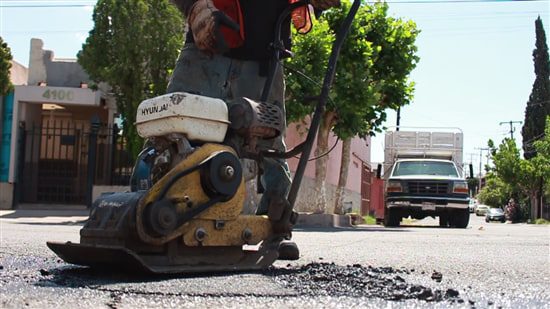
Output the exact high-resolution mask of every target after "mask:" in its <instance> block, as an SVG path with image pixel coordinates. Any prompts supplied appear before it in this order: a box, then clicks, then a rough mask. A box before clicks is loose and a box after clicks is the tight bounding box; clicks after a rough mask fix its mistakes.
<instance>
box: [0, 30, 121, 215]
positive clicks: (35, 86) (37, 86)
mask: <svg viewBox="0 0 550 309" xmlns="http://www.w3.org/2000/svg"><path fill="white" fill-rule="evenodd" d="M12 71H13V72H14V73H12V74H13V75H12V78H15V82H14V84H15V85H18V86H16V87H15V90H14V99H13V116H12V126H11V132H10V135H9V137H10V141H9V148H10V149H9V157H10V158H9V162H10V166H9V177H8V181H7V182H5V183H3V184H0V193H2V198H1V199H0V207H3V208H6V207H11V205H12V201H13V197H12V196H13V195H14V192H13V187H14V183H15V182H17V181H18V180H17V175H16V174H17V172H16V166H17V159H22V160H24V161H29V160H35V161H36V160H37V158H35V157H37V156H40V155H45V154H43V153H41V152H43V151H42V150H41V148H39V147H38V143H39V142H40V139H35V143H37V145H33V146H36V147H33V148H32V149H40V151H35V153H32V154H30V153H25V156H26V157H25V158H18V153H17V151H18V149H17V139H18V136H19V134H20V131H21V130H23V129H27V130H28V129H31V128H32V126H33V125H36V126H38V127H40V126H42V124H52V123H67V122H69V121H70V122H85V123H86V124H87V125H89V123H90V119H91V118H92V116H95V115H97V116H99V118H100V121H101V122H103V123H113V121H114V115H115V113H116V106H115V101H114V99H113V98H112V97H110V96H109V95H107V94H106V92H107V91H108V86H107V85H100V90H92V89H87V87H82V86H81V85H82V84H88V83H89V82H90V78H89V76H88V75H87V74H86V72H85V71H84V70H83V69H82V67H81V66H80V65H79V64H78V63H77V62H76V59H55V57H54V53H53V52H52V51H50V50H45V49H44V43H43V42H42V40H39V39H32V40H31V49H30V57H29V69H28V70H27V69H25V68H24V67H23V66H22V65H20V64H17V63H15V65H13V67H12ZM45 104H54V108H46V105H45ZM22 124H24V125H25V127H22ZM0 128H1V126H0ZM37 129H38V128H37ZM21 132H22V131H21ZM4 135H5V134H4ZM51 144H52V145H54V146H55V145H57V144H59V143H57V144H56V142H55V140H52V143H51ZM44 145H45V144H44ZM27 146H29V145H27ZM50 146H51V145H50ZM50 148H51V147H50ZM53 158H54V159H55V156H54V157H53ZM33 162H34V161H33ZM6 192H9V193H10V194H8V193H6Z"/></svg>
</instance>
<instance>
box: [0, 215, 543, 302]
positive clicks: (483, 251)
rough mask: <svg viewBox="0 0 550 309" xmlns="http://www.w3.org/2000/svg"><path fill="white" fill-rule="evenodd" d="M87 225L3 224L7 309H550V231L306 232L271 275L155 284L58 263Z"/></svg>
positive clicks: (422, 224)
mask: <svg viewBox="0 0 550 309" xmlns="http://www.w3.org/2000/svg"><path fill="white" fill-rule="evenodd" d="M84 219H85V217H80V216H73V217H47V218H44V217H40V216H34V217H28V216H23V213H22V212H21V211H18V212H16V213H13V212H6V211H2V212H0V265H1V266H0V285H1V286H2V288H1V290H0V307H1V308H206V307H215V306H219V307H222V308H266V307H268V308H283V307H285V308H351V307H360V308H366V307H367V308H382V307H385V308H388V307H389V308H402V307H407V308H411V307H413V308H414V307H421V308H425V307H428V308H433V307H435V308H456V307H458V308H473V307H475V308H498V307H502V308H550V255H549V254H550V246H549V241H550V227H549V226H536V225H527V224H502V223H496V222H495V223H485V222H484V220H483V217H476V216H475V215H472V216H471V220H470V225H469V226H468V228H467V229H449V228H439V227H438V226H437V221H435V220H433V219H425V220H422V221H417V222H414V225H409V226H404V227H400V228H384V227H382V226H360V227H358V228H354V229H316V230H296V231H295V232H294V240H295V241H296V242H297V243H298V245H299V247H300V249H301V258H300V260H298V261H294V262H290V263H289V262H283V261H278V262H276V263H275V267H274V268H273V269H271V270H269V271H266V272H256V273H237V274H216V275H202V276H194V277H189V276H188V277H183V276H180V277H178V276H171V277H166V276H164V277H158V276H157V277H144V276H138V275H129V274H121V273H107V272H98V271H92V270H90V269H87V268H82V267H77V266H71V265H67V264H65V263H64V262H62V261H60V260H59V259H58V258H57V257H56V256H55V255H54V254H53V253H52V252H50V251H49V249H48V248H47V247H46V244H45V243H46V241H47V240H53V241H73V242H78V241H79V233H78V232H79V229H80V227H81V225H82V220H84ZM310 263H313V264H310ZM325 263H326V264H325ZM330 263H334V265H332V264H330ZM419 291H420V292H419ZM411 295H413V296H414V297H411Z"/></svg>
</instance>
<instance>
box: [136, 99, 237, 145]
mask: <svg viewBox="0 0 550 309" xmlns="http://www.w3.org/2000/svg"><path fill="white" fill-rule="evenodd" d="M228 126H229V117H228V111H227V105H226V104H225V102H224V101H223V100H220V99H215V98H210V97H205V96H201V95H196V94H190V93H186V92H174V93H169V94H165V95H162V96H159V97H155V98H152V99H148V100H145V101H143V102H141V104H139V107H138V109H137V115H136V127H137V131H138V134H139V136H141V137H143V138H150V137H155V136H163V135H167V134H171V133H180V134H184V135H185V136H186V137H187V138H188V139H189V140H191V141H198V142H218V143H219V142H222V141H223V140H224V137H225V133H226V132H227V127H228Z"/></svg>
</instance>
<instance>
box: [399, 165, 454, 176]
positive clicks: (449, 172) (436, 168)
mask: <svg viewBox="0 0 550 309" xmlns="http://www.w3.org/2000/svg"><path fill="white" fill-rule="evenodd" d="M409 175H437V176H447V177H458V174H457V172H456V168H455V166H454V164H452V163H451V162H435V161H404V162H398V163H397V165H396V166H395V169H394V171H393V176H409Z"/></svg>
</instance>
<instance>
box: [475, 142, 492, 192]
mask: <svg viewBox="0 0 550 309" xmlns="http://www.w3.org/2000/svg"><path fill="white" fill-rule="evenodd" d="M475 150H479V189H480V190H481V165H482V164H483V151H487V165H489V153H488V151H489V150H491V148H475Z"/></svg>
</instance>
